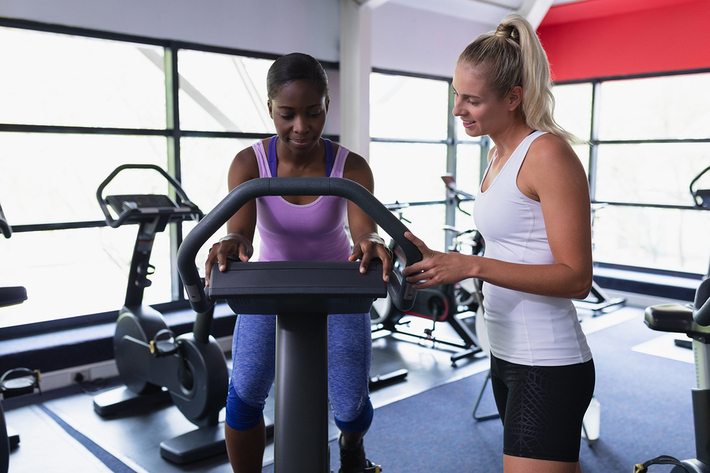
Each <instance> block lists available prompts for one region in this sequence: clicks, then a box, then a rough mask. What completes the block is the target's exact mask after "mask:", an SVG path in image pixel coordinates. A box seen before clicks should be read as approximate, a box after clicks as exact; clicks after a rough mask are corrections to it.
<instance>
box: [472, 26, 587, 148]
mask: <svg viewBox="0 0 710 473" xmlns="http://www.w3.org/2000/svg"><path fill="white" fill-rule="evenodd" d="M458 64H468V65H472V66H478V65H481V66H483V67H484V68H486V69H487V71H486V74H487V76H488V84H489V86H490V87H491V88H492V89H493V90H494V91H495V92H496V93H497V94H498V96H499V97H500V98H503V97H505V96H506V95H508V93H509V92H510V91H511V90H513V88H514V87H517V86H521V87H522V89H523V99H522V103H521V108H520V110H521V112H522V115H523V118H524V119H525V122H526V123H527V125H528V126H529V127H531V128H533V129H535V130H540V131H546V132H548V133H552V134H554V135H557V136H559V137H560V138H562V139H564V140H565V141H567V142H568V143H576V142H581V140H580V139H579V138H577V137H575V136H574V135H572V134H571V133H569V132H567V131H565V130H564V129H563V128H562V127H561V126H560V125H558V124H557V122H556V121H555V119H554V118H553V112H554V109H555V97H554V96H553V95H552V80H551V79H550V64H549V63H548V61H547V54H546V53H545V50H544V49H543V48H542V44H540V39H539V38H538V37H537V34H536V33H535V30H534V29H533V27H532V25H531V24H530V23H529V22H528V21H527V20H526V19H525V18H523V17H522V16H521V15H519V14H517V13H511V14H509V15H507V16H505V17H504V18H503V19H502V20H501V22H500V24H499V25H498V28H496V30H495V31H491V32H490V33H486V34H483V35H481V36H479V37H478V38H477V39H476V40H475V41H474V42H473V43H471V44H469V45H468V46H467V47H466V49H464V51H463V52H462V53H461V55H460V56H459V59H458Z"/></svg>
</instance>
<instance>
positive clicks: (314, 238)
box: [252, 136, 351, 261]
mask: <svg viewBox="0 0 710 473" xmlns="http://www.w3.org/2000/svg"><path fill="white" fill-rule="evenodd" d="M276 138H277V137H275V136H274V137H273V138H271V140H270V141H269V155H268V158H267V155H266V152H265V150H264V146H263V143H262V142H261V141H258V142H256V143H255V144H254V145H253V146H252V148H253V149H254V152H255V153H256V160H257V163H258V164H259V177H276V176H275V175H274V174H275V171H276V162H277V161H276V159H277V157H276ZM323 141H324V142H325V143H326V168H327V169H326V172H328V171H329V172H330V177H343V168H344V166H345V159H346V158H347V156H348V154H349V153H350V152H349V151H348V150H347V149H346V148H345V147H343V146H340V147H339V148H338V153H337V155H335V156H334V152H333V144H332V142H330V140H327V139H323ZM270 162H273V164H271V165H270ZM329 162H330V164H328V163H329ZM272 166H273V167H272ZM272 169H273V171H272ZM346 213H347V200H346V199H344V198H342V197H335V196H320V197H318V198H317V199H316V200H315V201H314V202H311V203H310V204H306V205H296V204H292V203H290V202H288V201H286V200H285V199H284V198H283V197H281V196H265V197H259V198H257V199H256V215H257V220H256V228H257V230H258V231H259V236H260V237H261V247H260V250H259V261H343V260H347V259H348V257H349V256H350V253H351V249H350V240H349V239H348V235H347V233H345V215H346Z"/></svg>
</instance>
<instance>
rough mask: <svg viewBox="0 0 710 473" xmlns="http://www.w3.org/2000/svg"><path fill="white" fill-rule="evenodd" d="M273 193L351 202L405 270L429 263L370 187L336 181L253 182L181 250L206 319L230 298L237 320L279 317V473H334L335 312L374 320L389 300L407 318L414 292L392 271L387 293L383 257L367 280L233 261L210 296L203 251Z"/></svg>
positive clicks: (216, 276)
mask: <svg viewBox="0 0 710 473" xmlns="http://www.w3.org/2000/svg"><path fill="white" fill-rule="evenodd" d="M267 195H333V196H339V197H344V198H346V199H348V200H350V201H352V202H353V203H355V204H356V205H358V206H359V207H360V208H361V209H362V210H363V211H365V212H366V213H367V214H368V215H369V216H370V217H371V218H372V219H373V220H374V221H375V223H377V224H378V225H379V226H380V227H381V228H382V229H383V230H384V231H385V232H387V233H388V234H389V235H390V236H392V238H394V239H395V240H396V241H397V243H398V245H399V246H400V247H401V248H402V254H403V255H404V258H405V264H412V263H414V262H416V261H420V260H421V257H422V256H421V253H420V252H419V250H418V249H417V247H416V246H415V245H414V244H413V243H412V242H410V241H409V240H407V239H406V238H405V237H404V233H405V231H407V228H406V227H405V226H404V224H402V223H401V222H400V221H399V220H397V218H396V217H395V216H394V215H392V213H390V212H389V211H388V210H387V209H386V208H385V207H384V206H383V205H382V204H381V203H380V202H379V201H378V200H377V199H376V198H375V197H374V196H373V195H372V194H371V193H370V192H369V191H368V190H367V189H365V188H364V187H362V186H360V185H359V184H357V183H355V182H353V181H350V180H347V179H342V178H328V177H308V178H291V177H275V178H259V179H252V180H250V181H247V182H245V183H243V184H241V185H239V186H237V187H236V188H235V189H234V190H232V192H230V194H229V195H228V196H227V197H226V198H225V199H224V200H223V201H222V202H220V203H219V204H218V205H217V207H215V208H214V210H212V211H211V212H210V213H209V214H208V215H207V216H206V217H205V218H204V219H203V220H202V221H201V222H200V223H199V224H198V225H197V226H196V227H195V228H194V229H193V230H192V231H191V232H190V234H189V235H187V237H186V238H185V241H184V242H183V244H182V246H181V247H180V249H179V251H178V270H179V272H180V277H181V278H182V281H183V283H184V285H185V289H186V290H187V293H188V295H189V298H190V303H191V304H192V307H193V309H194V310H195V311H197V312H205V311H207V310H208V309H209V308H210V307H211V306H212V304H213V303H214V302H213V301H214V300H217V299H227V302H228V303H229V305H230V307H231V308H232V310H233V311H234V312H235V313H237V314H239V313H250V314H276V392H275V398H276V399H275V407H276V412H275V426H274V429H275V430H274V472H275V473H301V472H304V471H307V472H312V473H329V472H330V460H329V458H328V455H329V451H330V450H329V448H328V374H327V367H328V344H327V342H328V326H327V322H328V314H348V313H363V312H365V313H366V312H367V311H368V310H369V309H370V306H371V305H372V302H373V300H374V299H375V298H382V297H384V296H385V294H387V293H389V294H390V297H391V298H392V300H393V301H394V303H395V304H396V305H397V306H398V307H399V308H400V309H401V310H408V309H410V308H411V306H412V305H413V304H414V301H415V295H416V291H415V289H414V287H413V286H412V285H411V284H409V283H407V281H406V280H405V279H400V276H398V275H397V274H394V273H393V274H392V275H391V276H390V282H389V284H387V285H385V283H384V281H383V280H382V266H381V263H380V261H379V260H377V259H373V260H372V261H371V262H370V265H369V267H368V271H367V273H366V274H360V272H359V270H358V268H359V265H360V263H359V262H357V261H334V262H330V261H272V262H249V263H243V262H239V261H230V262H229V263H228V265H227V270H226V271H224V272H222V271H219V270H215V269H213V271H212V276H211V279H210V285H209V288H208V291H209V292H208V293H207V294H205V289H204V287H203V284H202V282H201V280H200V276H199V273H198V270H197V266H196V265H195V257H196V255H197V252H198V251H199V249H200V248H201V247H202V246H203V245H204V244H205V242H206V241H207V240H208V239H209V238H210V236H211V235H213V234H214V233H215V232H216V231H218V230H219V229H220V227H221V226H222V225H223V224H224V223H225V222H226V221H227V220H228V219H229V218H230V217H231V216H232V215H234V213H235V212H237V211H238V210H239V209H240V208H241V207H242V206H243V205H244V204H246V203H247V202H249V201H251V200H253V199H255V198H257V197H261V196H267ZM375 468H376V467H375ZM368 471H370V470H368ZM371 471H377V470H376V469H375V470H371Z"/></svg>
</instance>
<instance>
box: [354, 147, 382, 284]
mask: <svg viewBox="0 0 710 473" xmlns="http://www.w3.org/2000/svg"><path fill="white" fill-rule="evenodd" d="M343 177H344V178H345V179H350V180H351V181H355V182H357V183H358V184H360V185H361V186H363V187H364V188H365V189H367V190H369V191H370V192H371V193H373V192H374V189H375V183H374V178H373V177H372V171H371V170H370V166H369V165H368V164H367V162H366V161H365V159H363V158H362V156H359V155H357V154H355V153H350V155H348V158H347V161H345V169H344V170H343ZM348 224H349V225H350V236H351V237H352V239H353V253H352V255H350V258H349V260H350V261H356V260H358V259H359V260H361V264H360V272H363V273H364V272H365V271H366V270H367V266H368V264H369V262H370V260H371V259H372V258H373V257H376V258H379V259H380V260H382V279H384V280H385V281H388V280H389V274H390V272H391V271H392V258H391V257H390V254H389V251H388V249H387V247H386V246H385V243H384V240H382V239H378V237H377V236H376V235H377V225H376V224H375V222H374V221H373V220H372V219H371V218H370V217H369V216H368V215H367V214H366V213H365V212H364V211H363V210H362V209H361V208H360V207H358V206H357V205H356V204H354V203H352V202H350V201H348Z"/></svg>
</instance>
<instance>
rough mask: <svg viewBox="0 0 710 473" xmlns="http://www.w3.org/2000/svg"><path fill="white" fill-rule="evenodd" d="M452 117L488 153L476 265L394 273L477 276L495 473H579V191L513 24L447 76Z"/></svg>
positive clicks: (515, 20)
mask: <svg viewBox="0 0 710 473" xmlns="http://www.w3.org/2000/svg"><path fill="white" fill-rule="evenodd" d="M452 85H453V89H454V96H455V106H454V110H453V113H454V115H456V116H458V117H460V118H461V120H462V121H463V126H464V128H465V130H466V134H468V135H469V136H482V135H488V136H489V137H490V138H491V141H492V142H493V143H494V145H495V146H494V147H493V148H492V149H491V151H490V153H489V156H488V169H487V170H486V173H485V175H484V177H483V180H482V182H481V186H480V188H479V191H478V196H477V197H476V203H475V206H474V219H475V223H476V228H477V229H478V230H479V231H480V232H481V235H482V236H483V238H484V239H485V242H486V253H485V256H483V257H482V256H467V255H463V254H459V253H440V252H437V251H433V250H431V249H429V248H427V246H426V245H425V244H424V243H423V242H422V241H421V240H419V239H418V238H416V237H415V236H413V235H411V234H408V238H410V239H411V240H412V241H413V242H414V243H415V244H416V245H417V246H418V247H419V249H420V250H421V251H422V254H423V256H424V258H423V260H422V261H421V262H419V263H416V264H414V265H412V266H410V267H408V268H406V269H405V270H404V273H405V274H406V275H408V280H409V281H410V282H413V283H414V282H418V284H417V286H418V287H420V288H425V287H429V286H433V285H437V284H450V283H454V282H457V281H461V280H463V279H467V278H478V279H480V280H482V281H484V284H483V296H484V297H483V306H484V320H485V325H486V330H487V332H488V339H489V343H490V351H491V380H492V385H493V392H494V395H495V400H496V405H497V407H498V411H499V413H500V416H501V419H502V421H503V426H504V447H503V466H504V471H505V472H506V473H536V472H545V473H575V472H577V473H579V472H580V471H581V470H580V466H579V445H580V432H581V427H582V419H583V417H584V413H585V411H586V409H587V406H588V404H589V402H590V400H591V398H592V393H593V391H594V382H595V372H594V362H593V360H592V353H591V351H590V350H589V346H588V345H587V341H586V338H585V336H584V333H583V332H582V329H581V327H580V324H579V320H578V318H577V313H576V310H575V307H574V305H573V304H572V299H577V298H582V299H583V298H585V297H586V296H587V295H588V294H589V290H590V288H591V284H592V244H591V219H590V199H589V187H588V183H587V177H586V173H585V171H584V168H583V167H582V163H581V162H580V160H579V158H577V156H576V155H575V153H574V151H573V150H572V148H571V147H570V144H569V143H570V142H571V141H573V137H572V136H571V135H570V134H569V133H567V132H565V131H564V130H562V128H560V127H559V125H557V124H556V123H555V121H554V119H553V118H552V117H553V115H552V112H553V108H554V100H553V96H552V93H551V91H550V88H551V81H550V68H549V65H548V62H547V56H546V54H545V51H544V50H543V48H542V45H541V44H540V41H539V39H538V37H537V35H536V34H535V30H534V29H533V28H532V26H531V25H530V23H528V22H527V21H526V20H525V19H524V18H523V17H521V16H520V15H517V14H512V15H508V16H506V17H505V18H504V19H503V20H502V21H501V23H500V25H499V26H498V28H497V29H496V31H495V32H491V33H488V34H485V35H482V36H480V37H479V38H478V39H476V40H475V41H474V42H473V43H471V44H470V45H469V46H468V47H467V48H466V49H465V50H464V51H463V53H462V54H461V55H460V57H459V60H458V63H457V65H456V69H455V71H454V79H453V83H452Z"/></svg>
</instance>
